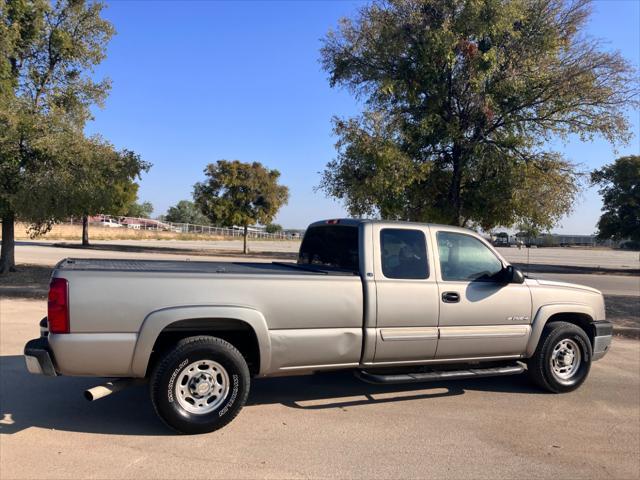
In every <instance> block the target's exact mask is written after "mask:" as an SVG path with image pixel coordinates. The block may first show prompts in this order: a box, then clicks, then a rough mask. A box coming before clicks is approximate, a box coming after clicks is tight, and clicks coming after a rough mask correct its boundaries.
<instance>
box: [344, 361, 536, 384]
mask: <svg viewBox="0 0 640 480" xmlns="http://www.w3.org/2000/svg"><path fill="white" fill-rule="evenodd" d="M524 371H525V367H524V366H523V365H520V364H516V365H507V366H504V367H490V368H467V369H464V370H440V371H433V372H419V373H400V374H395V375H385V374H378V373H370V372H367V371H364V370H356V371H355V373H354V374H355V376H356V377H358V378H359V379H360V380H362V381H363V382H367V383H374V384H387V385H389V384H396V383H418V382H434V381H438V380H459V379H465V378H467V379H468V378H480V377H497V376H502V375H517V374H518V373H522V372H524Z"/></svg>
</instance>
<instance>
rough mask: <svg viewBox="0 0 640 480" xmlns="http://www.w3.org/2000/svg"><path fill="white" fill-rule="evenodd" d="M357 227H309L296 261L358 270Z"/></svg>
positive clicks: (304, 263)
mask: <svg viewBox="0 0 640 480" xmlns="http://www.w3.org/2000/svg"><path fill="white" fill-rule="evenodd" d="M358 252H359V247H358V227H352V226H344V225H330V226H326V227H325V226H319V227H311V228H309V229H308V230H307V232H306V233H305V234H304V239H303V240H302V245H300V254H299V255H298V263H299V264H301V265H319V266H322V267H329V268H335V269H339V270H350V271H353V272H358V271H359V268H358V265H359V262H358Z"/></svg>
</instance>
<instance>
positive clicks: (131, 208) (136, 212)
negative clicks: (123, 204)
mask: <svg viewBox="0 0 640 480" xmlns="http://www.w3.org/2000/svg"><path fill="white" fill-rule="evenodd" d="M152 213H153V204H152V203H151V202H142V203H138V202H132V203H130V204H129V205H128V207H127V208H126V210H125V211H124V214H123V215H124V216H125V217H137V218H150V217H151V214H152Z"/></svg>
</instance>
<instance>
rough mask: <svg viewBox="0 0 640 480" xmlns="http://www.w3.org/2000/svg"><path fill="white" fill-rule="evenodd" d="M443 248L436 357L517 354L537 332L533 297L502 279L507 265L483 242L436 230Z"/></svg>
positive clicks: (435, 236) (526, 289)
mask: <svg viewBox="0 0 640 480" xmlns="http://www.w3.org/2000/svg"><path fill="white" fill-rule="evenodd" d="M431 235H432V236H431V241H432V242H433V244H434V245H436V248H437V250H438V265H437V266H436V270H437V277H438V299H439V302H440V321H439V327H440V340H439V342H438V350H437V353H436V358H462V357H465V358H473V357H487V356H496V357H500V356H515V355H519V354H522V353H523V352H524V351H525V350H526V345H527V341H528V339H529V335H530V332H531V327H530V324H531V293H530V291H529V287H527V285H525V284H516V283H504V282H503V281H502V280H500V279H499V275H498V274H499V272H500V271H501V270H502V269H503V266H504V265H503V262H502V261H501V260H500V259H499V258H498V256H497V255H496V254H495V253H494V251H493V249H491V248H490V247H489V245H487V244H486V243H485V242H484V241H482V240H481V239H479V238H477V237H475V236H473V235H469V234H465V233H462V232H460V231H452V230H446V228H442V229H432V233H431Z"/></svg>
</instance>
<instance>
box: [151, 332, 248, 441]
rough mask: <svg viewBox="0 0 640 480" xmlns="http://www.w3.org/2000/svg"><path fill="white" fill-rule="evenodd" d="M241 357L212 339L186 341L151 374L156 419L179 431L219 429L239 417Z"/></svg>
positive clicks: (243, 379)
mask: <svg viewBox="0 0 640 480" xmlns="http://www.w3.org/2000/svg"><path fill="white" fill-rule="evenodd" d="M249 383H250V376H249V369H248V367H247V363H246V361H245V359H244V357H243V356H242V354H241V353H240V352H239V351H238V350H237V349H236V348H235V347H234V346H233V345H231V344H230V343H228V342H226V341H224V340H222V339H220V338H216V337H209V336H198V337H189V338H185V339H183V340H181V341H180V342H178V344H177V345H176V347H175V348H174V349H173V350H171V351H169V352H168V353H167V354H165V356H164V357H162V358H161V359H160V361H159V362H158V363H157V365H156V367H155V368H154V370H153V372H152V374H151V382H150V389H151V400H152V402H153V406H154V408H155V410H156V413H157V414H158V416H159V417H160V418H161V419H162V420H163V421H164V422H165V423H166V424H167V425H168V426H169V427H171V428H173V429H174V430H177V431H178V432H181V433H188V434H193V433H206V432H212V431H214V430H217V429H219V428H222V427H223V426H225V425H226V424H227V423H229V422H230V421H231V420H233V419H234V418H235V416H236V415H237V414H238V413H240V410H241V409H242V407H243V406H244V404H245V402H246V400H247V396H248V395H249Z"/></svg>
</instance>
